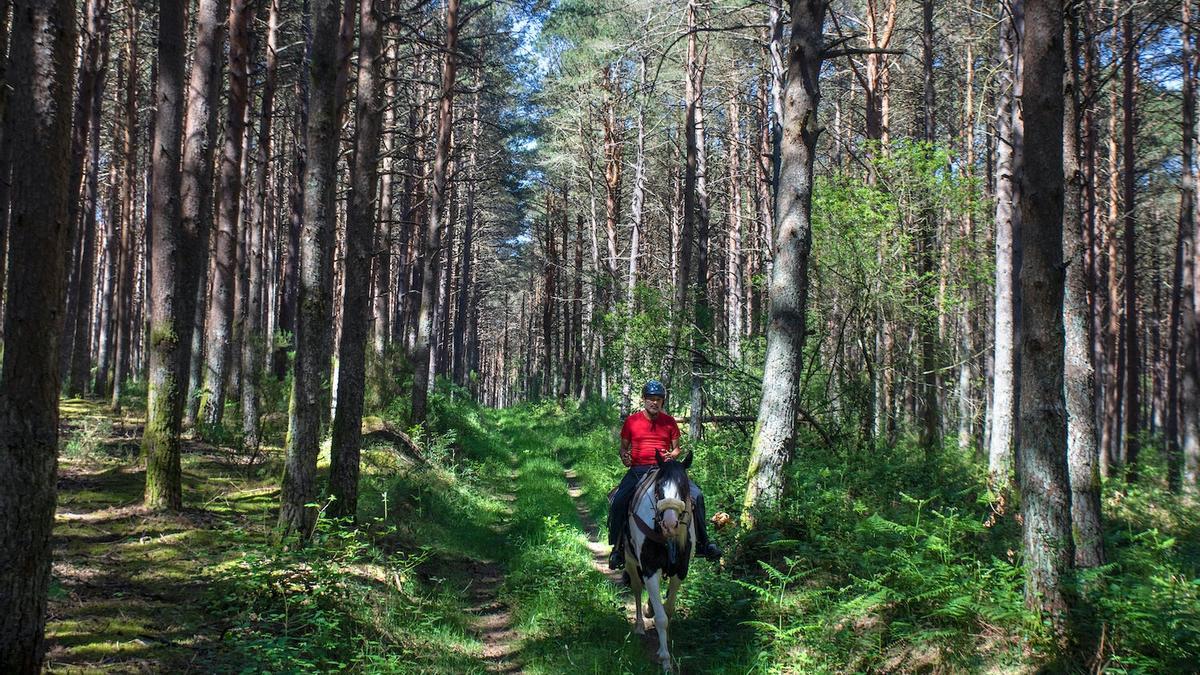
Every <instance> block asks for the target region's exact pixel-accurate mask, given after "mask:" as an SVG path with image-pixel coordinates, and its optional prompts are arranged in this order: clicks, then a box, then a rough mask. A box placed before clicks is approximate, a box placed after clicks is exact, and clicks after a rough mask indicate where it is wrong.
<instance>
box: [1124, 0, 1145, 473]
mask: <svg viewBox="0 0 1200 675" xmlns="http://www.w3.org/2000/svg"><path fill="white" fill-rule="evenodd" d="M1124 23H1125V28H1124V39H1123V43H1124V47H1125V55H1124V64H1123V66H1122V75H1123V78H1124V81H1125V82H1124V87H1123V88H1122V96H1121V108H1122V112H1123V117H1124V123H1123V124H1122V129H1121V131H1122V136H1123V147H1124V167H1123V168H1124V173H1123V174H1122V178H1123V184H1124V209H1125V210H1124V218H1123V220H1124V225H1125V397H1124V399H1125V400H1124V403H1125V414H1124V422H1125V451H1124V453H1123V454H1124V455H1125V464H1126V466H1127V467H1128V471H1129V474H1128V476H1129V480H1130V481H1131V482H1132V481H1136V480H1137V474H1138V466H1137V463H1138V454H1139V452H1140V450H1141V439H1140V437H1139V434H1140V432H1141V405H1140V403H1139V402H1138V397H1139V390H1140V387H1139V386H1138V385H1139V383H1140V382H1141V361H1140V357H1139V347H1138V315H1137V283H1136V281H1137V274H1136V272H1137V232H1136V226H1137V219H1136V218H1135V214H1134V208H1135V206H1136V203H1135V202H1136V199H1137V164H1136V155H1135V150H1134V145H1133V144H1134V141H1135V136H1136V126H1135V125H1136V124H1137V121H1136V110H1135V109H1134V104H1135V96H1136V92H1135V87H1136V86H1137V83H1136V79H1135V77H1136V74H1135V68H1136V66H1137V44H1136V43H1135V42H1134V37H1133V34H1134V33H1133V8H1132V7H1130V8H1128V10H1127V12H1126V14H1125V22H1124Z"/></svg>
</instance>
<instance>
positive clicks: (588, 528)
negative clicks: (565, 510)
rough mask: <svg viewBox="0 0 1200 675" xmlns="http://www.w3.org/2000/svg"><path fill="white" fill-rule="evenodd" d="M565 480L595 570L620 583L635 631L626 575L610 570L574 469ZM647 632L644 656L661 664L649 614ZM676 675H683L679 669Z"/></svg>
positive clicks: (643, 641)
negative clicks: (623, 577) (585, 536)
mask: <svg viewBox="0 0 1200 675" xmlns="http://www.w3.org/2000/svg"><path fill="white" fill-rule="evenodd" d="M563 478H565V479H566V481H567V494H569V495H571V499H572V500H573V501H574V502H575V512H576V513H577V514H579V522H580V524H581V525H582V526H583V530H584V532H586V533H587V547H588V550H589V551H591V552H592V567H593V568H595V570H596V571H597V572H599V573H601V574H603V575H604V576H605V577H607V578H608V580H609V581H611V582H612V583H613V584H616V585H617V586H618V587H620V589H621V593H622V595H624V597H625V618H626V620H628V621H629V629H630V631H631V632H632V630H633V616H634V609H635V608H634V606H633V594H631V593H630V592H629V586H628V585H627V584H626V583H625V580H624V579H622V574H623V572H621V571H613V570H610V569H609V568H608V550H609V546H608V542H607V538H605V539H601V534H602V531H601V529H600V526H599V525H598V524H597V523H596V520H595V519H594V518H592V514H591V511H589V510H588V508H587V504H586V503H584V501H583V489H582V488H581V487H579V477H578V476H577V475H576V474H575V471H574V470H573V469H563ZM645 619H646V633H645V634H644V635H638V636H636V637H639V638H641V640H640V642H641V644H642V653H643V654H644V655H645V657H646V659H647V660H648V661H650V662H651V663H658V633H657V632H655V629H654V615H653V614H647V615H646V617H645ZM675 672H676V673H682V672H683V671H681V670H680V669H679V668H678V666H677V667H676V670H675Z"/></svg>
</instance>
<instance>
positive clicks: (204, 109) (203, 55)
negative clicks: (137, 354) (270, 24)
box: [179, 0, 225, 426]
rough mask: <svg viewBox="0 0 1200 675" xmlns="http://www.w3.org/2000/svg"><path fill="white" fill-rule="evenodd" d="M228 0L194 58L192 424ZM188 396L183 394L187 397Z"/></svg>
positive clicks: (209, 18)
mask: <svg viewBox="0 0 1200 675" xmlns="http://www.w3.org/2000/svg"><path fill="white" fill-rule="evenodd" d="M223 2H224V0H200V5H199V8H198V10H197V16H196V48H195V51H194V52H193V54H192V72H191V75H190V79H189V82H188V89H187V96H188V102H187V116H186V119H185V120H184V132H183V133H184V137H183V182H182V186H181V188H180V189H181V198H182V200H183V201H182V204H183V206H182V209H183V210H182V215H181V218H182V226H183V236H184V239H183V245H184V246H186V247H188V248H190V249H191V250H192V251H193V255H192V256H190V257H191V258H192V263H193V264H190V265H188V267H187V268H186V269H183V270H181V271H180V274H182V275H183V283H184V284H185V286H184V287H183V288H187V289H189V290H190V293H191V296H190V297H189V298H184V299H181V300H180V301H179V302H180V305H179V306H180V308H181V309H182V308H185V307H186V309H187V310H188V311H189V312H190V314H189V315H188V316H187V317H183V318H181V319H179V321H180V324H179V325H180V326H181V330H180V332H179V336H180V338H181V339H183V340H184V341H185V346H184V348H183V349H184V351H185V352H187V354H188V356H187V359H188V362H187V366H186V368H187V373H188V383H187V391H186V392H185V394H186V410H187V413H186V421H185V424H186V425H187V426H191V425H193V424H194V423H195V421H196V414H197V411H198V410H199V406H200V399H199V391H200V364H201V358H202V354H203V347H204V344H203V343H204V340H203V336H204V316H205V312H204V308H205V299H206V298H207V295H208V244H209V241H208V240H209V235H210V232H211V231H212V219H213V213H212V196H213V176H212V171H213V144H214V143H215V142H216V135H217V115H216V113H215V106H216V105H217V104H218V102H219V101H220V84H221V77H220V73H221V60H220V55H221V47H222V45H221V43H222V39H221V37H222V27H223V26H224V22H223V21H222V20H221V15H222V12H223V9H224V6H225V5H224V4H223ZM181 395H183V394H181Z"/></svg>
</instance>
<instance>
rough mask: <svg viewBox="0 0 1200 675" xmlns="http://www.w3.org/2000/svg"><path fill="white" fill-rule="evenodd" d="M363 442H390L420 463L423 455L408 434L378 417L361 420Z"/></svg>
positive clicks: (401, 452) (423, 460)
mask: <svg viewBox="0 0 1200 675" xmlns="http://www.w3.org/2000/svg"><path fill="white" fill-rule="evenodd" d="M362 439H363V443H364V444H366V443H370V442H372V441H383V442H385V443H387V444H390V445H391V446H392V447H393V448H395V449H396V451H397V452H399V453H400V454H402V455H407V456H409V457H411V458H412V459H415V460H416V461H418V462H421V463H422V464H424V463H425V456H424V455H423V454H421V452H422V451H421V446H419V445H417V444H416V442H414V441H413V439H412V438H410V437H409V435H408V434H406V433H404V432H403V431H401V430H400V428H399V427H397V426H396V425H394V424H392V423H391V422H388V421H387V420H385V419H381V418H379V417H364V418H363V421H362Z"/></svg>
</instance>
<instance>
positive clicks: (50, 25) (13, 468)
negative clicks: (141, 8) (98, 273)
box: [0, 0, 169, 673]
mask: <svg viewBox="0 0 1200 675" xmlns="http://www.w3.org/2000/svg"><path fill="white" fill-rule="evenodd" d="M74 14H75V3H74V2H69V1H68V0H57V1H55V2H51V1H50V0H15V2H13V25H12V51H11V66H12V67H11V69H10V70H9V73H10V75H11V77H10V78H9V79H8V81H7V82H6V85H9V86H11V91H12V102H11V103H12V107H11V115H10V116H9V117H8V119H9V121H10V122H11V126H9V127H8V129H9V131H10V132H11V137H12V147H13V153H14V155H13V156H15V157H22V158H30V157H38V158H40V160H39V161H33V162H24V163H23V164H25V165H27V166H23V167H22V169H21V170H20V171H14V172H13V174H12V180H13V190H12V202H11V216H12V220H11V222H12V227H11V230H10V232H11V236H10V237H9V247H10V248H9V251H10V254H11V259H12V266H11V267H10V268H9V271H8V293H9V295H8V308H7V314H6V316H5V324H4V356H3V359H4V362H3V367H2V373H3V375H2V377H0V522H2V523H4V526H3V529H0V607H3V608H4V611H3V612H0V671H4V672H8V673H37V672H39V671H40V670H41V664H42V656H43V654H44V652H45V642H44V632H45V625H46V624H45V621H46V617H45V615H46V592H47V590H48V589H49V586H50V555H51V548H50V532H51V530H52V528H53V526H54V502H55V476H56V473H57V469H58V388H59V374H60V370H59V354H58V349H59V342H58V331H60V330H62V324H61V320H60V317H59V312H61V311H62V310H61V307H62V303H63V300H64V295H65V291H66V268H65V263H66V251H67V248H68V237H67V235H68V229H69V228H68V226H67V222H68V221H67V213H68V203H67V200H68V198H69V196H70V188H69V177H70V165H69V162H68V159H69V157H70V147H71V118H70V109H71V82H72V80H73V79H74V73H73V70H74V68H73V64H74V62H75V61H74V55H75V16H74ZM166 14H167V15H168V16H169V10H168V11H167V12H166ZM168 36H169V34H168Z"/></svg>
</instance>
